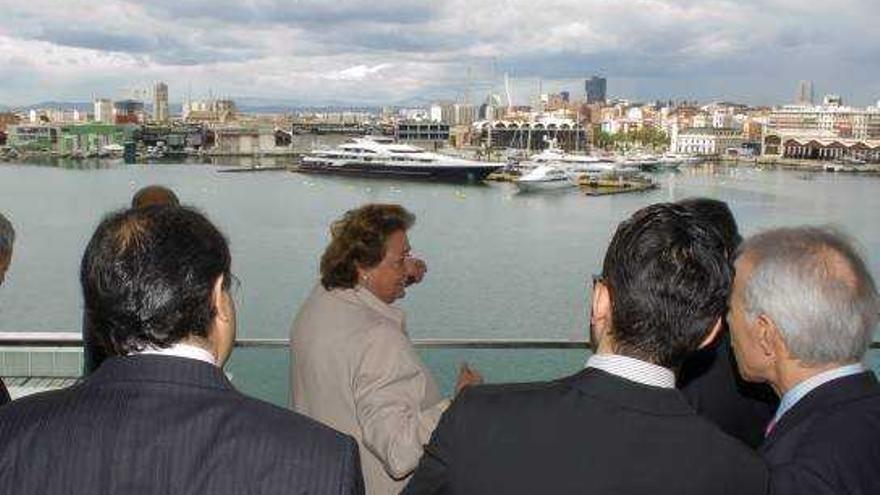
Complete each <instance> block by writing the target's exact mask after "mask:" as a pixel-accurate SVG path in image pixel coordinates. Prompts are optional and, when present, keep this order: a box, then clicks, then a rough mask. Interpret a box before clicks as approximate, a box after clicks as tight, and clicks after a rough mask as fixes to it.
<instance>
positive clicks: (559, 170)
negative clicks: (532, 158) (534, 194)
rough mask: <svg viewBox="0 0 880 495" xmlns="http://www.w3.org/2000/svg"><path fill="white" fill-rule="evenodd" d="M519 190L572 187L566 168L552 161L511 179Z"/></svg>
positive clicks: (572, 183)
mask: <svg viewBox="0 0 880 495" xmlns="http://www.w3.org/2000/svg"><path fill="white" fill-rule="evenodd" d="M513 183H514V184H515V185H516V187H517V189H519V190H520V191H521V192H530V191H547V190H551V189H565V188H568V187H574V184H575V183H574V182H572V181H571V180H570V179H569V177H568V174H567V170H566V169H565V168H564V167H561V166H559V165H557V164H554V163H545V164H543V165H539V166H537V167H535V168H534V169H532V170H531V171H530V172H528V173H526V174H525V175H523V176H522V177H520V178H518V179H516V180H514V181H513Z"/></svg>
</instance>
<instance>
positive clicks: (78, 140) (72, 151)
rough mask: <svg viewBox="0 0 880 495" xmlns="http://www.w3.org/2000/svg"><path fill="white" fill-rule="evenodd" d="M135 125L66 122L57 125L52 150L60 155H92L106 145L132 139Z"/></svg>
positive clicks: (99, 151) (122, 142)
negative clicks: (56, 139)
mask: <svg viewBox="0 0 880 495" xmlns="http://www.w3.org/2000/svg"><path fill="white" fill-rule="evenodd" d="M136 129H137V126H133V125H114V124H102V123H86V124H66V125H61V126H59V127H58V141H57V142H56V144H55V149H54V151H55V152H56V153H58V154H59V155H62V156H69V155H81V156H93V155H97V154H100V153H101V152H102V151H103V148H104V147H105V146H108V145H111V144H113V145H124V144H125V143H126V142H131V141H132V140H133V135H134V131H135V130H136Z"/></svg>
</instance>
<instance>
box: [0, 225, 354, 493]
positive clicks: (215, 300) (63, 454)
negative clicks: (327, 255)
mask: <svg viewBox="0 0 880 495" xmlns="http://www.w3.org/2000/svg"><path fill="white" fill-rule="evenodd" d="M80 278H81V282H82V289H83V297H84V300H85V311H86V313H87V316H88V321H90V322H91V324H92V325H93V327H92V328H93V329H94V334H95V336H97V337H98V339H100V341H101V342H100V343H101V345H102V347H103V348H105V349H108V350H109V351H110V354H111V356H110V357H109V358H108V359H107V361H105V362H104V363H103V364H102V365H101V367H100V368H99V369H98V370H97V371H95V372H94V373H93V374H92V375H90V376H89V377H88V378H87V379H85V380H84V381H83V382H82V383H80V384H78V385H76V386H73V387H71V388H69V389H65V390H58V391H53V392H48V393H44V394H38V395H33V396H29V397H26V398H24V399H21V400H18V401H16V402H13V403H11V404H9V405H7V406H5V407H3V408H0V493H16V494H21V495H29V494H34V495H36V494H56V493H65V494H71V495H79V494H82V495H85V494H94V493H138V494H160V493H161V494H166V493H210V494H215V495H216V494H220V495H222V494H240V493H260V494H276V493H277V494H280V493H285V494H286V493H334V494H335V493H339V494H349V493H362V492H363V484H362V479H361V474H360V466H359V461H358V459H359V457H358V451H357V444H356V443H355V442H354V440H353V439H352V438H350V437H347V436H345V435H342V434H340V433H338V432H336V431H334V430H331V429H330V428H328V427H326V426H323V425H321V424H319V423H316V422H314V421H312V420H310V419H308V418H305V417H303V416H300V415H298V414H295V413H292V412H290V411H287V410H285V409H281V408H278V407H275V406H272V405H270V404H267V403H264V402H260V401H258V400H254V399H251V398H248V397H246V396H244V395H242V394H240V393H239V392H237V391H236V390H235V388H234V387H233V386H232V384H231V383H230V382H229V381H228V380H227V378H226V376H225V375H224V374H223V371H222V366H223V364H224V363H225V362H226V360H227V358H228V357H229V354H230V352H231V351H232V347H233V343H234V340H235V307H234V304H233V301H232V297H231V296H230V293H229V287H230V283H231V280H232V279H231V273H230V254H229V248H228V246H227V243H226V240H225V239H224V238H223V235H222V234H221V233H220V232H219V231H218V230H217V229H216V227H214V226H213V225H212V224H211V223H210V222H209V221H208V220H207V219H206V218H205V217H204V216H202V215H201V214H200V213H198V212H196V211H195V210H191V209H188V208H172V207H150V208H145V209H132V210H127V211H122V212H118V213H114V214H111V215H109V216H108V217H107V218H105V219H104V221H103V222H101V224H100V225H99V227H98V229H97V231H96V232H95V234H94V235H93V237H92V239H91V241H90V242H89V244H88V247H87V248H86V252H85V255H84V257H83V261H82V265H81V271H80Z"/></svg>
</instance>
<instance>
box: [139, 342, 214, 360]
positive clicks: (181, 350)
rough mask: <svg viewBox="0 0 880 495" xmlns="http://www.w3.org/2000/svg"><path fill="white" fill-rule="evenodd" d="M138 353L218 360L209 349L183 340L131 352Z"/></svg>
mask: <svg viewBox="0 0 880 495" xmlns="http://www.w3.org/2000/svg"><path fill="white" fill-rule="evenodd" d="M138 354H151V355H158V356H176V357H182V358H187V359H194V360H196V361H203V362H205V363H209V364H213V365H214V366H216V365H217V361H216V360H215V359H214V355H213V354H211V353H210V352H209V351H208V350H207V349H204V348H201V347H198V346H195V345H191V344H184V343H182V342H178V343H176V344H172V345H171V347H168V348H165V349H162V348H159V347H146V348H144V350H142V351H139V352H132V353H131V354H129V355H130V356H134V355H138Z"/></svg>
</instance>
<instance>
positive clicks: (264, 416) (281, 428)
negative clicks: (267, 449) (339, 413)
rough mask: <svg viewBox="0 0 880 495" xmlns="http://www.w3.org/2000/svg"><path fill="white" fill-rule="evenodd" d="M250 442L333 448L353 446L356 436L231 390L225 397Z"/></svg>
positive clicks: (243, 436)
mask: <svg viewBox="0 0 880 495" xmlns="http://www.w3.org/2000/svg"><path fill="white" fill-rule="evenodd" d="M222 401H223V402H225V403H226V407H227V408H229V410H230V411H231V415H232V418H234V419H232V418H231V422H234V423H236V424H237V426H236V428H237V429H238V431H239V436H240V437H242V438H244V439H246V440H247V441H254V442H270V443H272V444H276V445H278V446H281V445H283V444H290V445H295V446H298V447H303V448H310V447H309V446H312V447H314V446H315V445H320V446H323V447H324V448H329V449H331V450H344V449H348V448H351V445H352V443H353V439H352V438H351V437H349V436H348V435H345V434H343V433H340V432H338V431H336V430H334V429H332V428H330V427H329V426H327V425H325V424H323V423H320V422H318V421H316V420H314V419H311V418H309V417H306V416H304V415H302V414H299V413H297V412H294V411H291V410H289V409H285V408H283V407H280V406H276V405H274V404H271V403H268V402H264V401H262V400H259V399H255V398H253V397H248V396H246V395H244V394H242V393H240V392H237V391H232V392H230V393H229V394H227V395H226V396H225V397H224V398H223V399H222Z"/></svg>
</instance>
